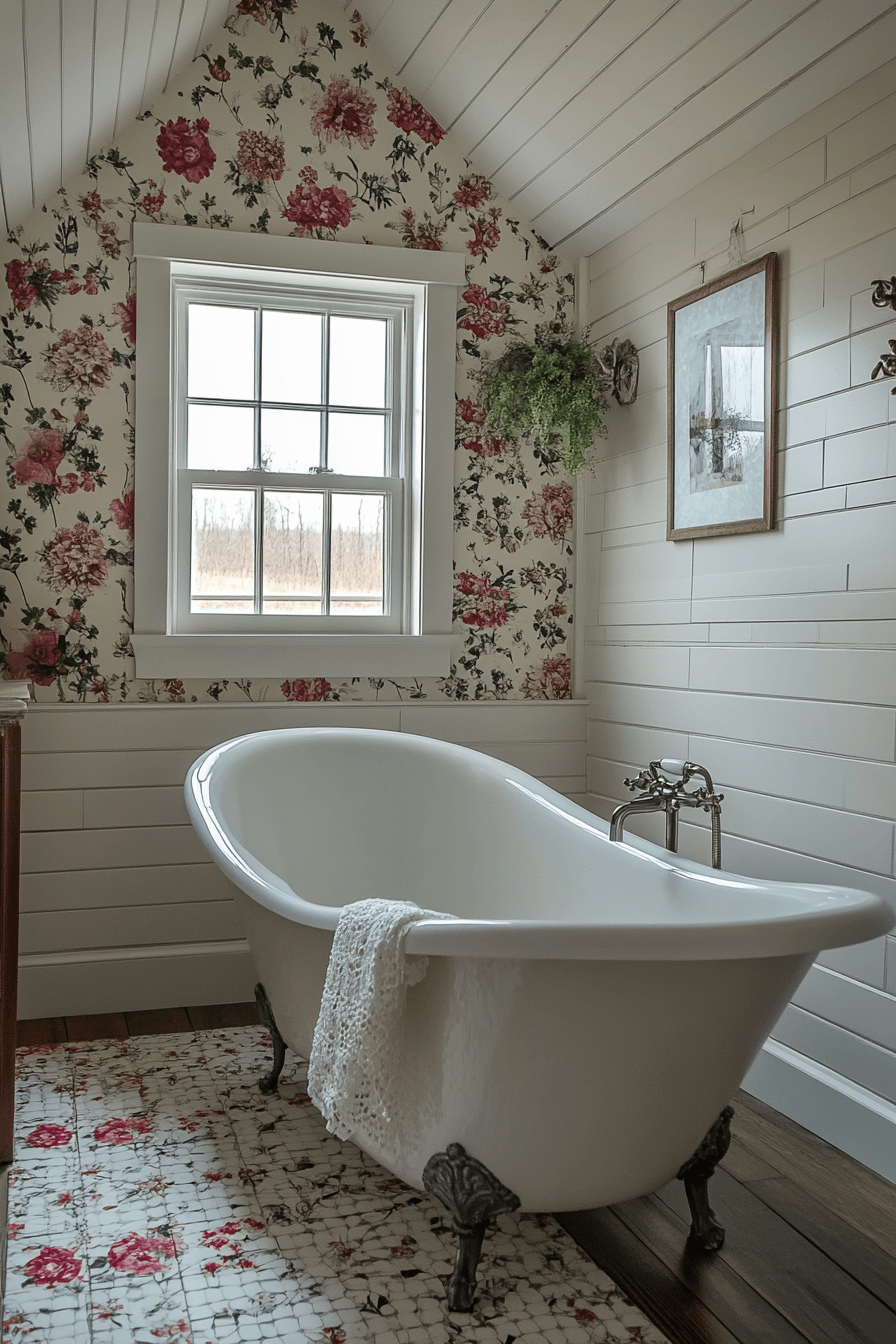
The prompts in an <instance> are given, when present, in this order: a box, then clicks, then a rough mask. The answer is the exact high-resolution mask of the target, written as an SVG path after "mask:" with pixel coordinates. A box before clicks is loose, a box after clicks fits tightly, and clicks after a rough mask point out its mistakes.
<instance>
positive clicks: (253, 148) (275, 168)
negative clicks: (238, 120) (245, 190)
mask: <svg viewBox="0 0 896 1344" xmlns="http://www.w3.org/2000/svg"><path fill="white" fill-rule="evenodd" d="M235 161H236V166H237V168H238V169H239V170H240V172H241V173H242V175H243V177H249V178H251V179H252V181H253V182H258V183H260V184H261V183H265V182H270V181H274V182H279V181H280V178H281V177H282V176H283V170H284V168H285V167H286V160H285V158H284V155H283V141H282V140H281V139H280V136H279V135H278V136H274V137H273V138H272V137H271V136H268V135H263V134H262V132H261V131H251V130H250V131H240V133H239V135H238V136H237V151H236V160H235Z"/></svg>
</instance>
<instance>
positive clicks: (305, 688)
mask: <svg viewBox="0 0 896 1344" xmlns="http://www.w3.org/2000/svg"><path fill="white" fill-rule="evenodd" d="M280 689H281V691H282V692H283V694H284V695H285V697H286V699H287V700H323V699H324V697H325V696H326V694H327V691H331V690H332V689H333V688H332V686H331V685H330V683H329V682H328V681H326V680H325V679H324V678H323V677H312V678H311V680H310V681H302V680H298V681H283V682H281V683H280Z"/></svg>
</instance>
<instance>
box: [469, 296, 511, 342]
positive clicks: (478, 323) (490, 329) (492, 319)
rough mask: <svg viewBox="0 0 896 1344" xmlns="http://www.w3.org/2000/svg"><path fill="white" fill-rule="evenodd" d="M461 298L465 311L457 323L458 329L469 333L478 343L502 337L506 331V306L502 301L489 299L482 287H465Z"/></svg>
mask: <svg viewBox="0 0 896 1344" xmlns="http://www.w3.org/2000/svg"><path fill="white" fill-rule="evenodd" d="M461 297H462V299H463V301H464V303H465V304H466V305H467V311H466V313H465V314H464V316H463V317H462V318H461V320H460V322H458V324H457V325H458V326H459V327H463V328H464V330H465V331H471V332H472V333H473V335H474V336H476V337H478V339H479V340H480V341H488V340H491V338H492V336H503V335H504V333H505V331H506V330H507V304H506V303H505V302H504V300H503V299H492V298H489V296H488V294H487V293H486V291H485V290H484V289H483V288H482V285H467V287H466V289H465V290H464V292H463V294H462V295H461Z"/></svg>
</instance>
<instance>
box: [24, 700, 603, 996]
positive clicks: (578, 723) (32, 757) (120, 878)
mask: <svg viewBox="0 0 896 1344" xmlns="http://www.w3.org/2000/svg"><path fill="white" fill-rule="evenodd" d="M312 726H313V727H321V726H340V727H352V728H375V729H376V728H378V729H387V730H390V731H393V732H405V733H420V734H423V735H424V736H427V737H435V738H439V739H442V740H444V741H449V742H459V743H461V744H462V745H466V746H470V747H473V748H475V749H476V750H478V751H482V752H485V753H486V754H487V755H489V756H496V757H498V758H499V759H501V760H504V761H508V762H509V763H511V764H512V765H516V766H519V767H520V768H521V769H523V770H526V771H528V772H529V773H530V774H532V775H535V776H536V777H537V778H539V779H542V780H544V782H545V783H547V784H549V785H550V786H551V787H552V788H555V789H557V790H558V791H559V792H562V793H565V794H567V795H569V796H570V797H573V798H575V799H576V801H578V802H584V798H585V774H584V770H585V734H586V705H585V703H584V702H583V701H579V702H575V701H552V702H548V701H534V702H533V701H527V702H520V701H515V702H514V701H502V702H492V703H489V704H457V703H453V702H424V701H415V702H411V703H407V702H404V703H401V704H383V703H378V704H377V703H371V704H355V705H346V704H326V703H321V704H313V705H299V704H280V705H263V704H246V705H199V706H193V705H121V706H119V705H58V706H56V705H52V706H46V705H42V704H38V705H32V706H31V707H30V709H29V710H28V713H27V715H26V718H25V723H24V726H23V731H22V879H21V916H20V921H21V931H20V941H19V950H20V960H19V1017H20V1018H31V1017H54V1016H65V1015H77V1014H82V1013H105V1012H126V1011H129V1010H138V1009H142V1008H170V1007H178V1006H181V1005H197V1004H203V1003H232V1002H240V1001H245V1000H247V999H251V997H252V989H253V985H254V983H255V976H254V971H253V967H252V958H251V956H250V954H249V950H248V945H247V943H246V941H245V939H244V937H243V930H242V928H241V926H240V922H239V919H238V916H237V912H236V908H235V905H234V901H233V896H232V891H233V889H232V887H231V886H230V883H229V882H228V881H227V879H226V878H225V877H223V875H222V874H221V873H220V872H219V871H218V869H217V868H216V867H215V865H214V864H213V863H211V862H210V861H209V859H208V856H207V854H206V852H205V850H204V849H203V848H202V846H201V845H200V843H199V841H198V840H197V838H196V836H195V835H194V833H193V829H192V827H191V826H190V823H189V819H188V817H187V812H186V808H185V805H184V799H183V781H184V776H185V774H186V772H187V769H188V767H189V766H190V765H191V764H192V762H193V761H194V760H195V759H196V758H197V756H200V755H201V754H202V752H203V751H205V750H206V749H207V748H208V747H211V746H214V745H215V744H216V743H218V742H224V741H226V740H227V739H228V738H231V737H237V736H239V735H241V734H242V733H251V732H260V731H263V730H265V729H270V728H299V727H312Z"/></svg>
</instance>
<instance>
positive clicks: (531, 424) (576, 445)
mask: <svg viewBox="0 0 896 1344" xmlns="http://www.w3.org/2000/svg"><path fill="white" fill-rule="evenodd" d="M478 381H479V386H480V396H481V399H482V402H483V405H484V406H485V408H486V411H487V415H486V418H485V423H486V425H494V426H495V427H496V428H500V429H501V430H502V431H503V432H504V433H505V434H506V435H507V436H508V437H510V438H514V439H518V438H519V437H520V436H521V435H526V434H531V435H533V436H534V438H535V439H536V440H537V441H538V442H539V443H540V444H541V445H542V446H547V447H555V448H557V449H558V450H559V453H560V457H561V460H562V462H563V465H564V467H565V468H566V470H567V471H568V472H570V473H575V472H577V471H581V470H582V468H583V467H585V466H587V465H588V458H589V453H590V451H591V449H592V447H593V443H594V436H595V435H598V436H599V437H605V436H606V433H607V429H606V425H605V424H604V420H603V417H604V414H605V413H606V411H607V409H608V406H609V403H608V401H607V392H608V391H609V385H610V384H609V379H608V378H607V375H606V373H605V372H604V370H603V369H602V368H601V365H600V363H599V361H598V359H597V356H596V354H595V352H594V351H593V350H592V349H591V348H590V347H589V346H588V345H586V344H585V343H584V342H583V341H581V340H577V339H576V338H575V337H573V336H570V335H569V334H568V333H566V332H564V331H559V332H558V331H556V330H555V331H545V330H543V329H539V328H536V333H535V343H534V345H524V344H522V343H520V344H515V345H511V346H509V347H508V349H507V350H505V351H504V353H503V354H502V355H500V356H499V357H498V358H497V359H496V360H494V361H493V362H490V363H488V364H487V365H485V367H484V368H483V369H482V371H481V373H480V375H479V378H478Z"/></svg>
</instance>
